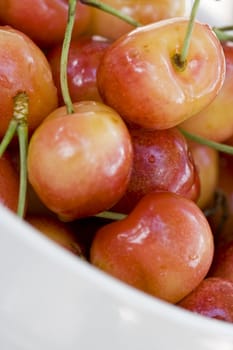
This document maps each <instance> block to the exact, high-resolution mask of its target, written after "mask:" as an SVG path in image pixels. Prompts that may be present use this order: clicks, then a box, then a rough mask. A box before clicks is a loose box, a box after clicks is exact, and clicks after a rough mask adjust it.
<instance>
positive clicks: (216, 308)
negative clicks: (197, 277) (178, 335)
mask: <svg viewBox="0 0 233 350" xmlns="http://www.w3.org/2000/svg"><path fill="white" fill-rule="evenodd" d="M177 305H178V306H180V307H182V308H184V309H186V310H189V311H192V312H195V313H197V314H200V315H203V316H206V317H209V318H214V319H217V320H221V321H226V322H231V323H232V322H233V282H231V281H228V280H226V279H223V278H217V277H215V278H214V277H212V278H206V279H204V280H203V281H202V282H201V283H200V285H199V286H197V288H196V289H195V290H194V291H192V292H191V293H190V294H189V295H187V296H186V297H185V298H184V299H183V300H182V301H180V302H179V303H178V304H177Z"/></svg>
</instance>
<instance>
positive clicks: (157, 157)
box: [113, 127, 200, 213]
mask: <svg viewBox="0 0 233 350" xmlns="http://www.w3.org/2000/svg"><path fill="white" fill-rule="evenodd" d="M129 131H130V135H131V139H132V143H133V149H134V158H133V169H132V173H131V177H130V181H129V184H128V187H127V190H126V192H125V194H124V196H123V197H122V198H121V199H120V201H119V202H118V203H117V204H116V205H115V206H114V208H113V210H114V211H119V212H122V213H129V212H130V211H131V210H132V209H133V208H134V207H135V205H136V203H137V202H138V201H139V200H140V199H141V198H142V197H143V196H144V195H145V194H147V193H150V192H153V191H170V192H174V193H177V194H180V195H183V196H184V197H186V198H190V199H192V200H194V201H196V200H197V199H198V197H199V193H200V181H199V175H198V172H197V169H196V166H195V164H194V160H193V157H192V154H191V152H190V150H189V147H188V143H187V141H186V139H185V137H184V136H183V135H182V134H181V132H180V131H179V130H178V129H177V128H175V127H174V128H170V129H166V130H148V129H142V128H133V127H129Z"/></svg>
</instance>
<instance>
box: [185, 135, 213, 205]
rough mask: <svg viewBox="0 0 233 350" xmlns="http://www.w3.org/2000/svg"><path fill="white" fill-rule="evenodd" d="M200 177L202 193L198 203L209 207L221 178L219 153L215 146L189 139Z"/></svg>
mask: <svg viewBox="0 0 233 350" xmlns="http://www.w3.org/2000/svg"><path fill="white" fill-rule="evenodd" d="M188 145H189V149H190V151H191V153H192V156H193V160H194V163H195V165H196V169H197V171H198V175H199V179H200V195H199V198H198V199H197V204H198V206H199V207H200V208H202V209H205V208H208V206H210V205H211V204H212V202H213V199H214V195H215V191H216V188H217V184H218V180H219V153H218V151H216V150H215V149H214V148H211V147H208V146H206V145H202V144H200V143H197V142H194V141H190V140H188Z"/></svg>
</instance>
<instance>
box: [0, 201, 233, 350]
mask: <svg viewBox="0 0 233 350" xmlns="http://www.w3.org/2000/svg"><path fill="white" fill-rule="evenodd" d="M0 223H1V233H0V281H1V288H0V344H1V349H3V350H18V349H20V350H29V349H30V350H74V349H82V350H91V349H101V350H110V349H111V350H119V349H126V350H130V349H133V350H142V349H158V350H170V349H173V350H187V349H189V350H207V349H208V350H219V349H221V350H230V349H233V326H232V324H230V323H226V322H223V321H218V320H214V319H209V318H206V317H203V316H200V315H196V314H194V313H191V312H189V311H185V310H183V309H181V308H178V307H177V306H175V305H170V304H168V303H166V302H163V301H160V300H158V299H156V298H153V297H150V296H149V295H147V294H144V293H142V292H140V291H138V290H136V289H134V288H131V287H129V286H127V285H125V284H123V283H121V282H119V281H118V280H116V279H114V278H112V277H110V276H108V275H107V274H105V273H103V272H101V271H100V270H98V269H96V268H95V267H93V266H91V265H90V264H89V263H87V262H85V261H83V260H81V259H79V258H77V257H76V256H74V255H72V254H71V253H69V252H68V251H66V250H65V249H63V248H62V247H60V246H58V245H57V244H55V243H53V242H52V241H50V240H49V239H47V238H46V237H45V236H43V235H41V234H40V233H39V232H37V231H36V230H34V229H32V228H31V227H30V226H29V225H28V224H26V223H25V222H23V221H22V220H21V219H19V218H18V217H16V216H15V215H14V214H12V213H11V212H10V211H8V210H7V209H6V208H4V207H2V206H0Z"/></svg>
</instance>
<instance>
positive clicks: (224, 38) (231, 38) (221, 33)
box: [213, 27, 233, 41]
mask: <svg viewBox="0 0 233 350" xmlns="http://www.w3.org/2000/svg"><path fill="white" fill-rule="evenodd" d="M213 31H214V32H215V34H216V35H217V37H218V39H219V40H220V41H233V35H232V34H229V33H226V32H225V31H224V30H222V29H220V28H216V27H213Z"/></svg>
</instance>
